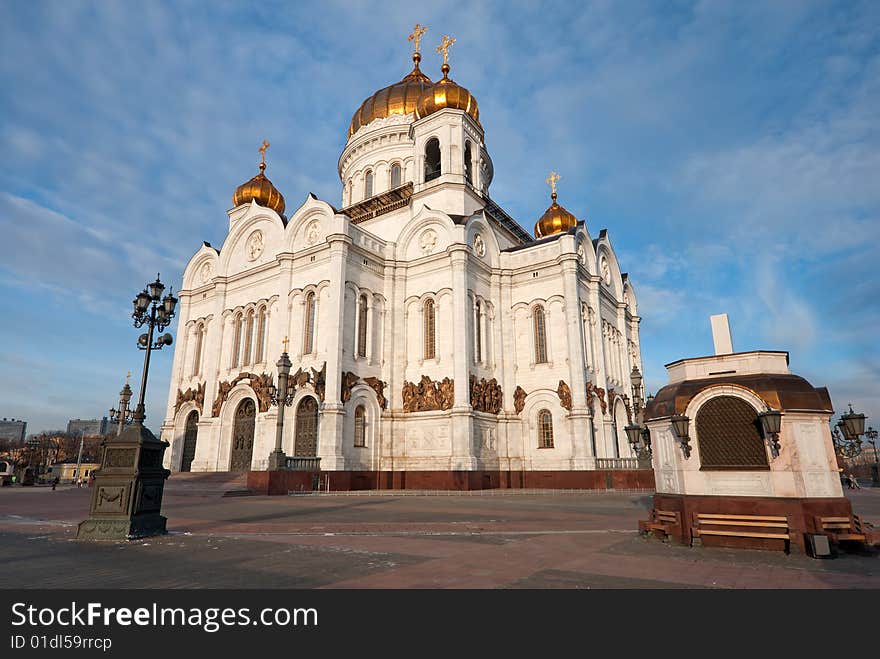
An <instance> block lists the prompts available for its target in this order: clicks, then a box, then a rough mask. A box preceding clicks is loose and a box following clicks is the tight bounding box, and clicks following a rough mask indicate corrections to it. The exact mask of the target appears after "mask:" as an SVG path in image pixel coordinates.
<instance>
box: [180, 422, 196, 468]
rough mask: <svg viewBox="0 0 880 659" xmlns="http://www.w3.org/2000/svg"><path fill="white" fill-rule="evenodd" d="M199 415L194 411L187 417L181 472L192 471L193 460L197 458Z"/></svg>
mask: <svg viewBox="0 0 880 659" xmlns="http://www.w3.org/2000/svg"><path fill="white" fill-rule="evenodd" d="M198 423H199V413H198V412H196V411H195V410H193V411H192V412H190V413H189V416H188V417H186V428H185V429H184V431H183V457H182V458H181V460H180V471H191V469H192V462H193V459H194V458H195V457H196V439H197V438H198V434H199V426H198Z"/></svg>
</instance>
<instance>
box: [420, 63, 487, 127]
mask: <svg viewBox="0 0 880 659" xmlns="http://www.w3.org/2000/svg"><path fill="white" fill-rule="evenodd" d="M440 68H441V70H442V71H443V78H442V79H440V80H438V81H437V82H436V83H434V85H433V86H431V87H430V88H428V89H427V90H425V92H424V93H423V94H422V97H421V98H420V99H419V102H418V105H417V106H416V120H418V119H424V118H425V117H427V116H428V115H429V114H433V113H434V112H437V111H438V110H442V109H443V108H452V109H454V110H464V111H465V112H467V113H468V114H469V115H470V116H471V118H472V119H473V120H474V121H476V122H477V124H478V125H479V123H480V109H479V108H478V107H477V99H475V98H474V95H473V94H471V93H470V92H469V91H468V90H467V89H465V88H464V87H462V86H461V85H459V84H457V83H455V82H453V81H452V80H450V79H449V64H446V63H445V62H444V63H443V66H442V67H440Z"/></svg>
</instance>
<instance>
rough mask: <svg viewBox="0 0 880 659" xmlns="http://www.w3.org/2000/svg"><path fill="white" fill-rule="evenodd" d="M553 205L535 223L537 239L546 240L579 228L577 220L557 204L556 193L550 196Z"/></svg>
mask: <svg viewBox="0 0 880 659" xmlns="http://www.w3.org/2000/svg"><path fill="white" fill-rule="evenodd" d="M550 196H551V198H552V199H553V203H552V204H550V208H548V209H547V210H545V211H544V214H543V215H542V216H541V219H539V220H538V221H537V222H536V223H535V237H536V238H546V237H547V236H552V235H553V234H554V233H564V232H566V231H568V230H569V229H572V228H574V227H576V226H577V218H576V217H575V216H574V215H572V214H571V213H569V212H568V211H567V210H565V208H563V207H562V206H560V205H559V204H557V203H556V193H555V192H554V193H553V194H552V195H550Z"/></svg>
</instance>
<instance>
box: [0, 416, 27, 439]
mask: <svg viewBox="0 0 880 659" xmlns="http://www.w3.org/2000/svg"><path fill="white" fill-rule="evenodd" d="M26 428H27V421H22V420H21V419H7V418H6V417H3V420H2V421H0V439H11V440H13V441H16V442H23V441H24V433H25V429H26Z"/></svg>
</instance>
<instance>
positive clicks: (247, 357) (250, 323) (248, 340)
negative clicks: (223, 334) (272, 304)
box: [241, 309, 254, 366]
mask: <svg viewBox="0 0 880 659" xmlns="http://www.w3.org/2000/svg"><path fill="white" fill-rule="evenodd" d="M253 344H254V310H253V309H251V310H250V311H248V315H247V325H246V331H245V335H244V357H242V360H241V363H242V366H244V365H245V364H250V363H251V354H252V353H251V348H252V347H253Z"/></svg>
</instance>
